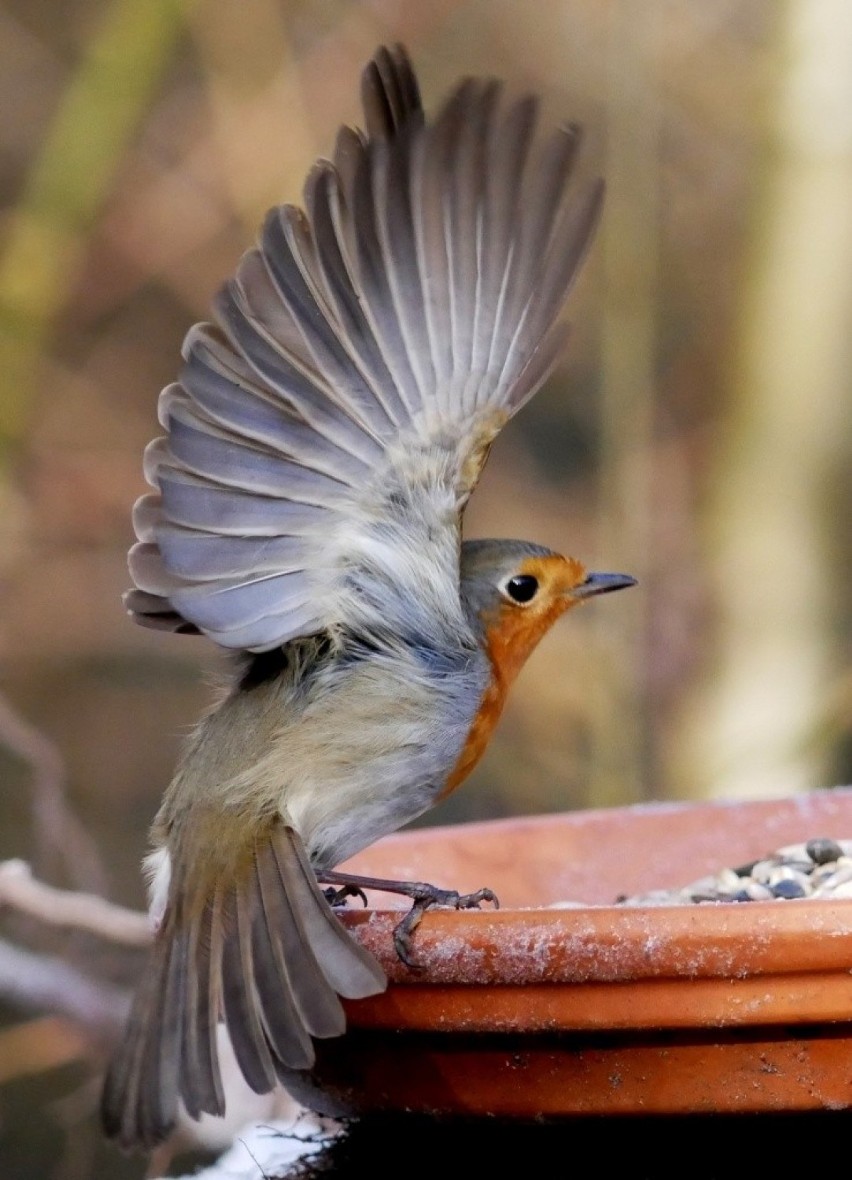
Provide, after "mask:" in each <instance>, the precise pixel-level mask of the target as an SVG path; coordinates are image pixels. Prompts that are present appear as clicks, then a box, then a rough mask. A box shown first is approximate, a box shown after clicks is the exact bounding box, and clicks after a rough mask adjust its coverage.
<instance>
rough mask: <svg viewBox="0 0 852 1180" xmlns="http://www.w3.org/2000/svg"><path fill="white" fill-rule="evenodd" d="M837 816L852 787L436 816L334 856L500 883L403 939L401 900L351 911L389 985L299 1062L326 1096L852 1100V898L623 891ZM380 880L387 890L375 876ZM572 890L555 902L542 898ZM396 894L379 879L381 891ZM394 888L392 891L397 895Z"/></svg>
mask: <svg viewBox="0 0 852 1180" xmlns="http://www.w3.org/2000/svg"><path fill="white" fill-rule="evenodd" d="M850 835H852V790H848V789H844V790H835V791H830V792H828V791H826V792H818V793H814V794H812V795H810V796H808V797H804V798H797V799H786V800H780V801H774V802H759V803H733V804H716V805H714V804H700V805H656V806H654V805H651V806H645V807H634V808H620V809H614V810H610V811H593V812H585V813H575V814H570V815H560V816H542V817H537V818H534V819H520V820H500V821H495V822H491V823H483V824H470V825H463V826H459V827H453V828H431V829H425V830H422V831H417V832H411V833H406V834H402V835H398V836H395V837H392V838H390V839H387V840H384V841H382V842H381V843H380V844H378V845H375V846H374V847H373V848H371V849H369V850H368V851H366V852H364V853H362V854H361V855H360V856H359V857H357V858H356V859H355V860H353V861H352V862H350V865H349V866H348V867H349V868H351V870H352V871H353V872H359V873H362V874H367V875H374V876H383V877H394V878H404V879H408V880H428V881H432V882H434V883H435V884H439V885H441V886H446V887H449V888H454V889H458V890H459V891H461V892H467V891H473V890H475V889H477V888H479V887H480V886H482V885H488V886H490V887H492V888H493V889H494V890H495V891H496V892H497V893H498V895H499V896H500V899H501V902H502V904H503V908H501V909H500V910H499V911H496V912H495V911H491V910H484V909H483V910H482V911H469V912H460V913H457V912H450V911H440V912H432V913H429V914H427V915H426V917H425V918H424V919H423V922H422V925H421V926H420V928H419V930H418V931H417V933H416V935H415V939H414V948H415V952H416V957H417V959H418V962H419V969H418V970H417V971H410V970H408V969H407V968H406V967H404V966H403V965H402V964H401V963H400V962H399V961H398V959H397V957H396V954H395V952H394V950H393V945H392V939H391V934H392V930H393V927H394V925H395V923H396V921H397V920H398V919H399V916H400V915H399V913H398V911H397V912H393V911H388V910H387V909H367V910H364V911H362V912H358V911H355V910H353V911H352V912H350V913H348V914H346V915H345V921H346V922H347V924H349V925H350V926H351V927H352V928H353V929H354V930H355V931H356V932H357V934H358V936H359V937H360V938H361V939H362V940H363V942H364V943H365V944H366V945H367V946H369V947H370V949H371V950H373V951H374V952H375V953H376V954H377V955H378V957H379V958H380V959H381V961H382V963H383V965H384V966H385V968H386V969H387V972H388V975H389V977H390V979H391V985H390V987H389V988H388V990H387V992H386V993H385V994H384V995H381V996H377V997H375V998H372V999H369V1000H362V1001H359V1002H357V1003H350V1004H348V1005H347V1008H348V1016H349V1032H348V1033H347V1035H346V1036H345V1037H342V1038H339V1039H337V1040H334V1041H328V1042H324V1043H322V1044H321V1045H320V1046H319V1049H320V1052H319V1056H318V1062H317V1068H316V1071H315V1073H314V1074H313V1082H314V1083H315V1084H317V1085H318V1086H319V1087H321V1089H322V1091H323V1093H324V1094H325V1095H326V1096H327V1101H326V1102H325V1105H326V1107H327V1109H329V1110H335V1111H337V1112H340V1111H347V1112H366V1111H377V1110H413V1111H421V1112H435V1113H445V1114H465V1115H499V1116H505V1117H521V1118H523V1117H537V1116H541V1115H547V1116H550V1115H553V1116H558V1115H575V1114H602V1113H607V1114H611V1113H639V1112H658V1113H663V1112H665V1113H675V1112H686V1111H693V1112H694V1111H708V1110H720V1111H766V1110H805V1109H814V1108H827V1107H831V1108H837V1107H847V1106H849V1105H850V1104H852V977H850V969H852V900H830V901H829V900H819V901H817V900H804V901H783V902H780V901H773V902H751V903H748V904H739V905H738V904H724V903H715V904H704V905H683V906H667V907H641V908H622V907H617V906H615V905H613V904H612V903H613V902H614V900H615V898H616V897H617V896H618V895H621V894H631V893H636V892H643V891H646V890H649V889H652V888H666V887H670V886H679V885H685V884H688V883H689V882H690V881H692V880H694V879H696V878H697V877H699V876H701V875H703V874H705V873H709V872H713V871H715V870H717V869H720V868H722V867H724V866H726V865H728V866H731V865H737V864H739V863H742V862H744V861H748V860H753V859H755V858H757V857H760V856H762V855H764V854H766V853H768V852H770V851H773V850H774V849H776V848H778V847H780V846H782V845H784V844H788V843H793V842H797V841H801V840H807V839H810V838H811V837H814V836H830V837H834V838H845V837H847V836H850ZM374 899H375V900H376V901H379V900H380V901H381V903H382V904H387V895H380V894H375V895H374ZM564 901H573V902H578V901H579V902H581V903H583V904H581V905H579V906H577V907H576V908H570V909H551V908H547V907H549V906H552V905H554V904H555V903H559V902H564ZM392 904H393V901H392ZM400 904H401V903H400Z"/></svg>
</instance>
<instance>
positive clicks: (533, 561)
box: [461, 541, 636, 684]
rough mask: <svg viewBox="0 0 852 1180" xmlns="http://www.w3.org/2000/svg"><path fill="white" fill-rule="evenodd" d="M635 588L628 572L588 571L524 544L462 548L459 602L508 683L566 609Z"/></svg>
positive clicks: (482, 543) (488, 543) (572, 560)
mask: <svg viewBox="0 0 852 1180" xmlns="http://www.w3.org/2000/svg"><path fill="white" fill-rule="evenodd" d="M635 584H636V579H635V578H632V577H630V575H629V574H601V573H589V572H588V571H587V570H586V567H585V566H584V565H583V564H582V562H579V561H577V560H576V558H573V557H563V556H562V555H561V554H559V553H554V552H553V551H552V550H550V549H545V548H543V547H542V546H541V545H532V544H530V543H529V542H527V541H465V542H464V544H463V545H462V553H461V593H462V599H463V601H464V603H465V606H466V609H467V610H468V612H469V614H470V615H471V617H472V618H473V619H474V620H475V621H476V622H478V624H479V626H480V627H481V630H482V634H483V636H484V638H485V640H486V643H487V645H488V650H489V655H490V656H491V660H492V663H493V664H494V666H495V669H496V670H497V671H498V672H499V674H500V676H501V677H502V678H503V679H504V680H505V682H506V683H507V684H508V683H509V682H511V680H513V679H514V677H515V676H516V675H517V673H518V672H519V671H520V669H521V667H522V666H523V664H524V662H525V661H526V659H527V657H528V656H529V654H530V653H531V652H532V650H533V648H534V647H535V646H536V644H537V643H538V641H539V640H540V639H541V637H542V636H543V635H544V634H545V632H546V631H548V630H549V629H550V627H551V626H552V625H553V624H554V623H555V622H556V620H557V619H558V618H559V617H560V615H562V614H564V612H565V611H566V610H569V609H570V608H571V607H572V606H578V605H579V604H580V603H583V602H585V601H586V600H587V599H589V598H592V597H594V596H595V595H597V594H608V593H609V592H610V591H612V590H623V589H625V588H626V587H628V586H634V585H635Z"/></svg>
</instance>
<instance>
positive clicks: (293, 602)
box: [126, 46, 602, 951]
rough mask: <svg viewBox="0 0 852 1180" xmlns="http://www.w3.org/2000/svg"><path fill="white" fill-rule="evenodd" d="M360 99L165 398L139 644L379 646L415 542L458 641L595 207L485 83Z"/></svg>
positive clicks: (140, 582) (399, 74) (145, 509)
mask: <svg viewBox="0 0 852 1180" xmlns="http://www.w3.org/2000/svg"><path fill="white" fill-rule="evenodd" d="M362 98H363V104H364V112H365V119H366V127H367V131H366V133H363V132H359V131H356V130H352V129H346V128H345V129H343V130H342V131H341V132H340V134H339V135H338V138H337V143H336V146H335V152H334V159H333V161H332V162H329V161H321V162H320V163H318V164H317V165H316V166H315V167H314V169H313V170H312V171H311V173H310V175H309V177H308V180H307V183H306V186H305V206H306V212H302V211H301V210H299V209H297V208H295V207H294V206H289V205H285V206H281V207H279V208H276V209H273V210H272V211H271V212H270V214H269V215H268V217H267V218H266V221H265V223H264V226H263V229H262V232H261V237H260V241H259V244H258V246H257V247H256V248H255V249H254V250H251V251H249V252H248V253H247V254H246V255H245V257H244V258H243V259H242V261H241V262H240V264H239V266H238V268H237V272H236V274H235V276H234V277H233V278H232V279H231V280H230V281H229V282H228V283H227V284H226V285H225V287H224V288H223V290H222V291H221V292H220V294H219V295H218V297H217V299H216V301H215V305H214V314H215V320H216V322H215V324H213V325H209V324H208V325H199V326H197V327H196V328H194V329H192V331H190V333H189V335H188V336H187V340H186V342H185V346H184V359H185V365H184V369H183V372H182V373H181V376H180V380H179V382H178V383H176V384H174V385H171V386H169V387H167V389H166V390H164V392H163V394H162V395H161V401H160V420H161V422H162V424H163V426H164V429H165V431H166V435H165V438H162V439H159V440H156V441H155V442H154V443H153V444H152V445H151V446H150V447H149V448H148V451H147V452H146V457H145V472H146V478H147V479H148V480H149V482H150V483H151V484H152V486H153V488H154V489H155V491H154V494H152V495H149V496H146V497H143V499H142V501H141V502H140V504H139V506H138V507H137V510H136V513H135V524H136V528H137V535H138V537H139V544H138V545H137V546H135V547H134V548H133V549H132V550H131V555H130V565H131V572H132V574H133V578H134V581H135V583H136V589H135V590H134V591H131V592H130V594H129V595H128V596H127V600H126V601H127V603H128V607H129V608H130V610H131V611H133V612H135V614H136V617H137V618H138V620H139V621H140V622H142V623H145V624H146V625H149V626H156V627H161V628H172V629H175V630H182V631H185V632H188V631H193V630H196V631H197V630H201V631H204V632H206V633H207V634H209V635H210V636H211V637H212V638H214V639H215V640H216V641H217V642H219V643H220V644H222V645H223V646H226V647H246V648H249V649H252V650H255V651H263V650H266V649H267V648H270V647H276V646H278V645H280V644H283V643H287V642H288V641H290V640H291V639H294V638H297V637H299V636H303V635H306V634H309V633H311V631H312V630H329V629H331V630H334V629H335V628H337V627H345V626H349V627H356V626H357V627H360V628H361V629H362V630H366V631H369V630H370V628H371V627H388V626H391V625H394V623H395V621H396V620H398V619H402V618H404V617H405V610H406V603H410V601H411V595H412V593H413V592H414V590H415V589H418V590H419V589H420V586H421V584H422V575H421V574H420V573H418V572H417V571H418V570H420V569H422V558H423V555H424V549H423V545H424V543H425V544H426V545H428V546H431V548H430V549H429V551H428V555H429V561H430V568H431V569H432V570H433V572H434V582H435V591H434V595H435V603H436V604H440V603H442V602H443V603H446V604H447V605H446V607H440V609H438V611H437V613H438V614H441V611H442V610H445V611H446V617H445V618H444V617H443V615H442V617H441V619H440V620H439V623H436V625H440V626H442V627H444V628H446V629H447V630H449V631H452V630H453V629H454V628H457V627H458V626H460V625H462V623H463V620H462V619H461V612H460V607H459V605H458V602H457V599H458V593H457V586H458V564H457V562H458V537H459V528H460V515H461V512H462V510H463V508H464V505H465V503H466V500H467V498H468V496H469V495H470V492H471V491H472V489H473V487H474V486H475V484H476V480H477V478H478V475H479V472H480V470H481V467H482V464H483V463H484V462H485V458H486V456H487V453H488V449H489V446H490V444H491V442H492V440H493V438H494V436H495V435H496V433H497V432H498V430H499V429H500V428H501V427H502V425H503V424H504V423H505V422H506V421H507V420H508V418H509V417H511V415H512V414H514V413H515V412H516V411H517V409H518V408H519V407H520V406H521V405H523V403H524V402H525V401H526V400H528V398H529V397H531V396H532V394H533V393H534V392H535V391H536V389H537V388H538V387H539V386H540V384H541V382H542V381H543V380H544V379H545V378H546V376H547V374H548V372H549V371H550V369H551V368H552V366H553V364H554V363H555V360H556V357H557V355H558V352H559V349H560V348H561V346H562V344H563V343H564V339H565V329H564V327H563V326H562V325H561V324H560V323H559V315H560V312H561V309H562V306H563V304H564V301H565V298H566V296H567V293H568V291H569V290H570V287H571V285H572V283H573V281H574V278H575V276H576V274H577V271H578V269H579V267H580V265H581V263H582V260H583V258H584V256H585V252H586V250H587V248H588V244H589V241H590V239H591V236H592V234H593V232H594V228H595V225H596V222H597V218H598V216H599V212H600V205H601V197H602V189H601V186H600V185H599V184H595V183H593V184H586V185H585V186H584V185H577V184H576V183H574V182H573V181H572V179H571V177H572V173H573V171H574V167H575V163H576V157H577V150H578V145H579V139H580V135H579V131H578V129H577V128H576V127H568V128H565V129H562V130H560V131H557V132H556V133H553V134H550V135H543V134H540V133H539V131H538V121H539V120H538V108H537V103H536V100H535V99H534V98H532V97H530V96H525V97H522V98H521V99H519V100H516V101H514V102H512V103H507V101H506V99H505V97H504V88H503V86H502V84H500V83H499V82H497V81H495V80H493V79H467V80H465V81H463V82H462V83H461V84H460V85H459V86H458V87H457V89H456V90H455V92H454V93H453V94H452V95H451V96H450V98H449V100H448V101H447V102H446V103H445V105H444V107H443V108H442V109H441V111H440V112H439V113H438V115H437V117H436V118H434V119H433V120H431V121H427V120H426V119H425V118H424V115H423V109H422V105H421V101H420V92H419V88H418V84H417V79H416V77H415V75H414V72H413V70H412V68H411V63H410V61H409V59H408V57H407V55H406V53H405V51H404V50H403V49H402V48H401V47H400V46H394V47H390V48H382V49H380V50H379V51H378V52H377V53H376V55H375V57H374V58H373V60H372V61H371V62H370V64H369V65H368V66H367V68H366V70H365V72H364V75H363V79H362ZM415 550H416V552H415ZM379 584H381V585H382V586H383V587H384V589H383V591H382V592H381V593H379V592H378V585H379ZM454 599H455V600H456V602H455V606H453V600H454ZM380 601H381V602H383V603H384V605H383V606H382V608H381V609H380V608H379V607H378V606H377V605H376V604H377V603H379V602H380ZM434 613H435V612H434V611H433V614H434ZM250 950H251V947H250V946H249V951H250Z"/></svg>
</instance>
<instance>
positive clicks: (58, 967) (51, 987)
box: [0, 940, 129, 1040]
mask: <svg viewBox="0 0 852 1180" xmlns="http://www.w3.org/2000/svg"><path fill="white" fill-rule="evenodd" d="M0 996H2V997H3V999H4V1000H9V1001H11V1002H12V1003H14V1004H15V1005H17V1006H18V1007H20V1008H22V1009H24V1010H25V1011H30V1012H58V1013H61V1014H62V1015H63V1016H67V1017H69V1018H70V1019H71V1020H74V1021H75V1022H76V1023H77V1024H80V1025H82V1026H83V1027H84V1028H85V1029H87V1030H89V1031H90V1032H92V1033H94V1034H96V1035H97V1036H98V1037H99V1038H100V1039H103V1038H104V1037H108V1038H109V1039H110V1040H112V1039H114V1038H115V1036H116V1034H117V1032H118V1030H119V1029H120V1028H121V1027H122V1025H123V1024H124V1020H125V1018H126V1016H127V1009H128V1006H129V999H128V995H127V992H125V991H124V990H123V989H122V988H118V987H115V986H114V985H113V984H110V983H105V982H102V981H100V980H98V981H96V980H93V979H90V978H89V977H88V976H86V975H83V973H82V972H81V971H78V970H77V969H76V968H74V967H71V966H69V965H68V963H65V962H63V961H62V959H58V958H56V957H54V956H52V955H38V954H35V953H34V952H33V951H26V950H23V949H22V948H21V947H17V946H13V945H12V944H11V943H9V942H5V941H3V940H0Z"/></svg>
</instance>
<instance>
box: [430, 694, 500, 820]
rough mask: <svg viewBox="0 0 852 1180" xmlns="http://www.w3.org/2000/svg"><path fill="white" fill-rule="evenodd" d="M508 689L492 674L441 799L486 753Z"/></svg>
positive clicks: (461, 781) (449, 792)
mask: <svg viewBox="0 0 852 1180" xmlns="http://www.w3.org/2000/svg"><path fill="white" fill-rule="evenodd" d="M507 690H508V685H507V684H505V683H504V682H503V681H502V679H501V678H500V677H499V676H496V675H495V676H492V678H491V683H490V684H489V686H488V688H486V690H485V692H484V693H483V696H482V700H481V701H480V704H479V709H478V711H477V714H476V716H475V717H474V719H473V725H472V726H471V727H470V733H469V734H468V735H467V741H466V742H465V744H464V749H463V750H462V752H461V754H460V756H459V760H458V762H457V763H456V764H455V766H454V767H453V769H452V770H451V771H450V776H449V778H448V779H447V781H446V783H445V784H444V789H443V791H441V794H440V795H439V798H440V799H444V798H446V796H447V795H449V794H451V793H452V792H453V791H454V790H455V789H456V787H458V786H459V785H460V784H461V783H463V782H464V780H465V779H466V778H467V776H468V775H469V774H470V772H471V771H472V770H473V768H474V766H476V764H477V762H478V761H479V759H480V758H481V757H482V755H483V754H484V753H485V747H486V746H487V745H488V742H489V740H490V738H491V734H492V733H493V732H494V727H495V725H496V724H497V722H498V721H499V720H500V714H501V713H502V712H503V705H504V703H505V700H506V692H507Z"/></svg>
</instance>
